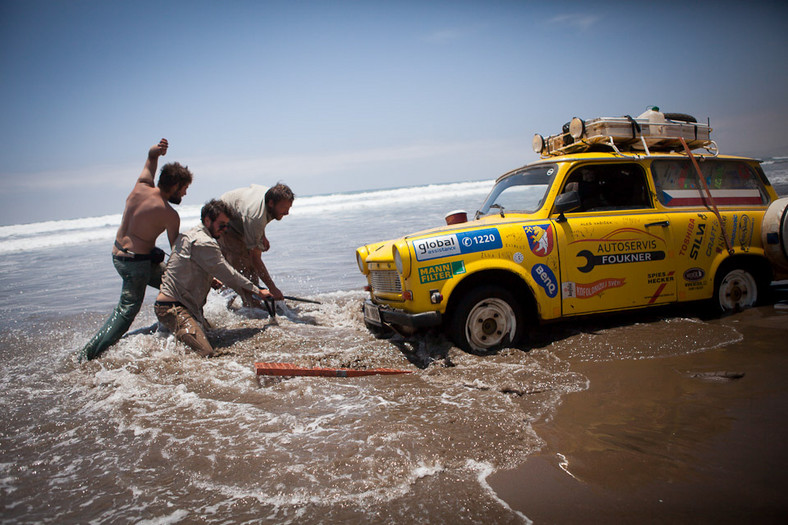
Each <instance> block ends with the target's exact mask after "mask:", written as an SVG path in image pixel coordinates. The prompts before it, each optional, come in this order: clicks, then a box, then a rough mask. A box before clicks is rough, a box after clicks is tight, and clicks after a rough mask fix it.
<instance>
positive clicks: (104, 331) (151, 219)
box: [79, 139, 192, 361]
mask: <svg viewBox="0 0 788 525" xmlns="http://www.w3.org/2000/svg"><path fill="white" fill-rule="evenodd" d="M167 147H168V143H167V140H166V139H161V141H160V142H159V143H158V144H156V145H155V146H153V147H152V148H151V149H150V150H149V151H148V159H147V160H146V162H145V167H144V168H142V173H141V174H140V176H139V178H138V179H137V183H136V184H135V185H134V189H133V190H132V191H131V193H130V194H129V196H128V197H127V198H126V209H125V210H124V211H123V218H122V219H121V221H120V227H119V228H118V233H117V235H116V236H115V245H114V247H113V249H112V262H113V264H114V265H115V269H116V270H117V272H118V273H119V274H120V276H121V277H122V278H123V289H122V291H121V294H120V301H118V305H117V306H116V307H115V310H114V311H113V312H112V314H111V315H110V316H109V319H107V321H106V322H105V323H104V326H102V327H101V329H99V331H98V332H97V333H96V335H94V336H93V338H92V339H91V340H90V341H89V342H88V343H87V344H86V345H85V346H84V348H82V350H81V352H80V354H79V359H80V361H85V360H90V359H94V358H96V357H98V356H99V355H101V353H102V352H104V351H105V350H106V349H107V348H108V347H109V346H111V345H113V344H115V343H116V342H117V341H118V339H120V338H121V337H122V336H123V334H125V333H126V332H127V331H128V329H129V327H130V326H131V323H132V322H133V321H134V318H135V317H136V316H137V312H139V311H140V307H141V306H142V301H143V300H144V299H145V287H146V286H153V287H154V288H158V287H159V286H160V285H161V276H162V273H163V271H164V262H163V261H164V252H163V251H162V250H160V249H159V248H156V239H157V238H158V237H159V235H160V234H161V233H162V232H163V231H164V230H167V238H168V240H169V241H170V246H172V245H173V244H174V243H175V238H176V237H177V236H178V229H179V228H180V224H181V219H180V217H179V216H178V212H176V211H175V210H174V209H173V208H172V206H170V203H172V204H180V202H181V199H182V198H183V197H184V195H186V189H187V188H188V187H189V184H191V182H192V174H191V172H190V171H189V169H188V168H187V167H185V166H182V165H180V164H179V163H177V162H171V163H169V164H166V165H164V166H163V167H162V168H161V173H160V175H159V183H158V186H154V184H153V180H154V175H155V173H156V168H157V166H158V163H159V157H160V156H164V155H166V154H167Z"/></svg>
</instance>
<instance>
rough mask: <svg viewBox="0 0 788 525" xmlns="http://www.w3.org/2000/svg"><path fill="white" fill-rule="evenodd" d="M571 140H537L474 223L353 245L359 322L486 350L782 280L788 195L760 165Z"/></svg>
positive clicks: (717, 300)
mask: <svg viewBox="0 0 788 525" xmlns="http://www.w3.org/2000/svg"><path fill="white" fill-rule="evenodd" d="M633 120H634V119H633ZM637 120H640V119H637ZM668 122H670V121H668ZM643 125H644V126H645V124H643ZM586 133H587V132H586ZM663 133H664V130H663ZM577 134H578V135H579V137H576V138H574V139H573V140H574V141H575V143H574V145H575V147H574V148H572V147H565V144H564V143H559V144H560V146H561V147H557V148H555V149H554V150H549V148H550V146H549V143H550V141H545V139H541V137H539V138H540V139H541V140H535V148H536V149H537V150H538V151H540V152H541V153H542V154H543V156H544V157H545V158H543V159H541V160H539V161H537V162H534V163H532V164H529V165H527V166H524V167H522V168H519V169H516V170H513V171H511V172H509V173H506V174H504V175H502V176H501V177H499V178H498V179H497V180H496V181H495V185H494V187H493V188H492V191H491V192H490V194H489V195H488V197H487V198H486V200H485V201H484V203H483V204H482V206H481V208H480V209H479V211H477V212H476V215H475V217H472V218H471V220H470V221H465V222H458V223H454V224H449V225H446V226H443V227H439V228H435V229H432V230H428V231H423V232H419V233H415V234H412V235H408V236H405V237H403V238H400V239H396V240H390V241H386V242H378V243H373V244H368V245H366V246H362V247H360V248H358V249H357V250H356V258H357V262H358V265H359V269H360V271H361V272H362V273H363V274H365V275H366V277H367V281H368V286H367V289H368V290H369V293H370V296H369V299H367V300H366V301H365V303H364V306H363V311H364V320H365V324H366V325H367V327H368V328H369V329H370V330H371V331H372V332H373V333H376V334H384V333H385V332H386V331H389V330H394V331H397V332H399V333H403V334H406V335H409V334H412V333H414V332H415V331H417V330H419V329H423V328H435V327H440V328H442V329H443V330H444V331H445V332H446V334H447V335H448V336H449V338H450V339H451V340H452V341H453V342H454V343H455V344H456V345H457V346H459V347H460V348H463V349H465V350H468V351H488V350H492V349H496V348H500V347H507V346H516V345H518V343H520V342H522V338H523V335H524V334H525V332H526V330H525V328H526V326H528V325H538V324H539V323H544V322H548V321H553V320H558V319H565V318H568V317H572V316H578V315H586V314H596V313H602V312H613V311H620V310H631V309H635V308H643V307H649V306H655V305H665V304H668V303H677V302H684V301H698V300H712V301H713V304H714V305H715V306H716V307H718V309H719V310H721V311H730V310H736V309H740V308H744V307H748V306H752V305H755V304H757V303H758V301H759V300H760V299H762V298H763V296H764V295H765V293H766V292H767V290H768V287H769V284H770V282H771V281H772V280H773V279H777V278H786V277H788V248H787V247H786V243H788V238H786V237H788V211H787V208H788V199H778V196H777V194H776V193H775V191H774V189H773V188H772V186H771V184H770V183H769V181H768V180H767V178H766V176H765V175H764V173H763V170H762V169H761V167H760V165H759V163H758V161H756V160H753V159H749V158H743V157H733V156H721V155H717V154H716V149H715V148H712V147H709V144H708V143H704V144H702V145H703V146H704V147H709V149H710V150H711V153H709V154H705V155H698V154H692V152H691V150H690V149H689V147H687V148H686V150H685V151H683V152H680V153H679V152H673V151H664V150H666V149H671V148H673V147H675V144H677V143H678V142H677V141H673V142H671V143H670V144H673V146H670V148H663V150H662V151H661V150H660V148H658V147H657V146H655V145H654V144H653V143H652V144H651V146H650V145H649V143H648V142H646V141H641V142H638V143H637V146H641V148H642V151H641V150H639V149H635V148H633V147H631V146H630V147H628V148H626V147H623V146H621V145H620V144H617V143H616V140H615V137H613V138H612V139H611V142H610V147H606V146H604V144H603V145H602V146H599V144H598V143H594V142H593V141H592V140H587V139H585V138H584V136H583V133H582V132H579V133H577ZM641 138H642V137H641ZM550 140H552V141H553V142H555V140H554V137H551V138H550ZM581 141H582V142H583V144H579V145H578V144H577V143H578V142H581ZM684 145H685V146H686V141H685V142H684ZM693 146H697V144H693ZM546 149H547V150H548V151H547V152H545V150H546ZM598 149H602V150H605V149H606V150H607V151H594V150H598ZM699 173H700V174H701V175H702V176H699ZM458 215H459V216H461V215H462V214H461V213H460V214H455V215H454V216H453V217H452V220H451V221H447V222H454V221H455V220H456V218H457V216H458Z"/></svg>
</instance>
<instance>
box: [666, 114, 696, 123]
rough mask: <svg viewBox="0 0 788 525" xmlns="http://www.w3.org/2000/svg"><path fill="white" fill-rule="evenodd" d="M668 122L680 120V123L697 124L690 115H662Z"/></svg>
mask: <svg viewBox="0 0 788 525" xmlns="http://www.w3.org/2000/svg"><path fill="white" fill-rule="evenodd" d="M663 115H665V118H666V119H668V120H680V121H681V122H696V123H697V122H698V121H697V120H695V117H693V116H692V115H687V114H686V113H663Z"/></svg>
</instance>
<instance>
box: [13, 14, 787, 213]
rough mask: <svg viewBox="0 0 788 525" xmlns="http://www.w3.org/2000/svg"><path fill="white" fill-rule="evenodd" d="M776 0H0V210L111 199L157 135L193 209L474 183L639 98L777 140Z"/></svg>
mask: <svg viewBox="0 0 788 525" xmlns="http://www.w3.org/2000/svg"><path fill="white" fill-rule="evenodd" d="M786 19H788V5H786V4H785V3H784V2H757V1H756V2H725V1H721V2H672V1H664V2H648V3H643V4H642V5H641V3H640V2H632V1H628V2H587V1H586V2H561V1H555V2H531V1H496V0H480V1H455V2H451V1H445V0H444V1H439V2H430V1H429V0H423V1H409V0H398V1H346V0H335V1H324V2H316V1H295V0H293V1H281V2H280V1H270V2H266V1H259V2H252V1H223V2H219V1H215V2H206V1H188V2H179V1H160V2H148V1H136V0H135V1H130V0H129V1H123V2H120V1H107V0H104V1H93V0H68V1H57V2H56V1H44V0H0V61H1V64H2V69H0V75H1V76H0V90H1V91H0V104H1V105H2V107H1V108H0V109H1V111H2V120H1V123H0V139H2V140H0V159H2V163H1V164H0V224H18V223H25V222H34V221H41V220H56V219H66V218H76V217H86V216H96V215H104V214H112V213H120V212H121V211H122V209H123V204H124V200H125V197H126V195H127V194H128V192H129V190H130V189H131V187H132V185H133V183H134V180H135V179H136V177H137V175H138V174H139V171H140V170H141V168H142V165H143V163H144V160H145V155H146V152H147V150H148V148H149V147H150V146H151V145H153V144H154V143H156V142H157V141H158V140H159V138H161V137H166V138H167V139H168V140H169V141H170V151H169V153H168V155H167V156H166V157H165V158H164V161H165V162H167V161H179V162H182V163H184V164H187V165H188V166H189V167H190V168H191V170H192V171H193V173H194V175H195V181H194V184H193V185H192V187H191V188H190V190H189V194H188V195H187V196H186V198H185V199H184V203H189V204H199V203H202V202H204V201H206V200H208V199H210V198H212V197H216V196H219V195H220V194H222V193H224V192H225V191H227V190H230V189H233V188H236V187H239V186H244V185H248V184H250V183H253V182H254V183H259V184H265V185H269V184H273V183H275V182H277V181H283V182H285V183H287V184H289V185H290V186H291V187H292V188H293V190H294V191H295V192H296V194H299V195H314V194H324V193H331V192H336V191H353V190H363V189H375V188H389V187H399V186H408V185H413V184H424V183H442V182H453V181H467V180H486V179H492V178H494V177H496V176H497V175H499V174H501V173H503V172H505V171H507V170H508V169H511V168H513V167H516V166H519V165H522V164H525V163H527V162H530V161H532V160H535V159H536V158H537V156H536V154H534V153H533V152H532V150H531V138H532V137H533V134H534V133H541V134H543V135H549V134H551V133H555V132H557V131H558V130H559V129H560V127H561V125H562V124H563V123H564V122H567V121H568V120H570V119H571V118H572V117H573V116H579V117H582V118H586V119H588V118H593V117H597V116H620V115H625V114H631V115H633V116H636V115H638V114H640V113H641V112H643V111H644V110H645V109H646V108H647V107H648V106H650V105H657V106H659V107H660V108H662V109H663V110H664V111H669V112H681V113H690V114H693V115H695V116H696V117H698V119H699V120H703V121H705V120H706V119H707V118H709V119H710V121H711V124H712V127H713V128H714V132H713V134H712V137H713V138H714V139H715V140H716V141H717V142H718V144H719V146H720V149H721V151H722V152H723V153H736V154H749V155H754V156H770V155H788V139H787V138H786V135H785V134H781V133H780V132H781V131H782V128H783V123H784V122H786V121H788V98H787V97H786V93H788V74H787V73H788V66H786V63H788V60H786V58H788V31H786V30H785V20H786Z"/></svg>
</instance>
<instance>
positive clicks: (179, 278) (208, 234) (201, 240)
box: [154, 199, 272, 357]
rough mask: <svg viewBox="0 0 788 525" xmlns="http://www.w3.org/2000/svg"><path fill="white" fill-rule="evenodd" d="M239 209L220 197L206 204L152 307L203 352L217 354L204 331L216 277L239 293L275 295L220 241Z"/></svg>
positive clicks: (177, 249)
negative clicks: (241, 268) (239, 266)
mask: <svg viewBox="0 0 788 525" xmlns="http://www.w3.org/2000/svg"><path fill="white" fill-rule="evenodd" d="M234 217H235V211H234V210H233V209H232V208H231V207H230V206H228V205H227V204H225V203H224V202H222V201H219V200H215V199H214V200H211V201H209V202H208V203H206V204H205V206H203V207H202V211H201V212H200V219H201V221H202V224H201V225H199V226H195V227H194V228H192V229H191V230H189V231H188V232H186V233H183V234H181V235H179V236H178V239H177V240H176V241H175V246H173V249H172V254H171V255H170V259H169V261H168V262H167V269H166V270H165V272H164V277H163V278H162V282H161V292H160V293H159V295H158V297H157V298H156V304H155V306H154V310H155V311H156V317H158V319H159V322H160V323H161V324H163V325H164V326H166V327H167V328H168V329H169V330H170V331H171V332H172V333H174V334H175V337H176V338H177V339H178V340H179V341H181V342H183V343H184V344H186V345H187V346H188V347H190V348H191V349H192V350H195V351H196V352H198V353H199V354H200V355H202V356H206V357H208V356H212V355H214V351H213V347H212V346H211V343H210V342H209V341H208V338H207V337H206V335H205V330H204V327H208V328H210V325H209V324H208V322H207V321H206V320H205V317H203V311H202V309H203V306H204V305H205V301H206V299H207V297H208V292H209V291H210V290H211V285H212V284H213V280H214V278H216V279H218V280H219V281H221V282H222V283H223V284H225V285H227V286H229V287H230V288H232V289H233V290H235V291H236V292H238V293H239V294H240V293H241V292H243V291H246V292H250V293H251V294H253V295H256V296H258V297H260V298H261V299H263V300H265V299H269V298H271V297H272V295H271V293H270V292H269V291H268V290H260V289H259V288H258V287H257V286H255V285H254V284H252V282H251V281H250V280H249V279H247V278H246V277H244V276H243V275H241V274H240V273H239V272H238V271H237V270H235V269H234V268H233V267H232V266H230V264H229V263H228V262H227V261H226V260H225V258H224V256H223V255H222V250H221V248H219V243H218V242H217V241H216V240H217V239H218V238H219V237H220V236H221V235H222V232H224V231H225V230H226V229H227V225H228V224H229V223H230V220H231V219H232V218H234Z"/></svg>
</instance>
